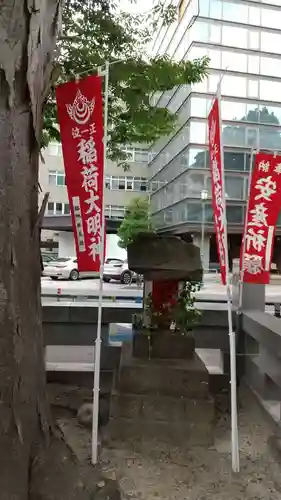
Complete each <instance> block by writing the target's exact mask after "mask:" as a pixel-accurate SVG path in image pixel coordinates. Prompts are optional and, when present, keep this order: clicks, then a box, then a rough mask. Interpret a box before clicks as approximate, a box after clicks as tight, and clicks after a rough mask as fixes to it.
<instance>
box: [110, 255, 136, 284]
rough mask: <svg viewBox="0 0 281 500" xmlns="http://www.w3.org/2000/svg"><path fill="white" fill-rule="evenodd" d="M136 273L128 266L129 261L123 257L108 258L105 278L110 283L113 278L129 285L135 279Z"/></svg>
mask: <svg viewBox="0 0 281 500" xmlns="http://www.w3.org/2000/svg"><path fill="white" fill-rule="evenodd" d="M135 278H136V274H135V273H134V272H133V271H130V270H129V268H128V261H127V260H124V261H123V260H121V259H107V260H106V261H105V264H104V273H103V280H104V281H105V282H106V283H109V282H110V281H111V280H116V281H121V283H123V284H124V285H128V284H129V283H131V281H132V280H135Z"/></svg>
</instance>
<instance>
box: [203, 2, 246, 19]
mask: <svg viewBox="0 0 281 500" xmlns="http://www.w3.org/2000/svg"><path fill="white" fill-rule="evenodd" d="M211 3H212V2H211ZM222 17H223V19H224V20H226V21H232V22H237V23H247V21H248V5H243V3H239V2H225V1H224V2H223V11H222Z"/></svg>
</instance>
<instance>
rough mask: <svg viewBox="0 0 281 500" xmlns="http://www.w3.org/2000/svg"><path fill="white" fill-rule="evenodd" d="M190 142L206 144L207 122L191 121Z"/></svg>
mask: <svg viewBox="0 0 281 500" xmlns="http://www.w3.org/2000/svg"><path fill="white" fill-rule="evenodd" d="M189 140H190V142H194V143H199V144H205V142H206V123H200V122H194V121H192V122H191V123H190V137H189Z"/></svg>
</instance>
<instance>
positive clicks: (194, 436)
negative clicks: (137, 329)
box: [105, 346, 214, 453]
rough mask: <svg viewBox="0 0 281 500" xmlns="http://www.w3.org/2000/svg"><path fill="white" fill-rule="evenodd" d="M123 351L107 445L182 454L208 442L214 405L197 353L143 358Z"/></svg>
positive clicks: (107, 434)
mask: <svg viewBox="0 0 281 500" xmlns="http://www.w3.org/2000/svg"><path fill="white" fill-rule="evenodd" d="M124 348H125V351H126V347H125V346H124ZM127 354H128V353H126V352H123V357H122V358H123V359H122V364H121V367H120V372H119V376H118V380H117V381H116V385H115V389H114V391H113V394H112V398H111V406H110V420H109V424H108V427H107V429H106V433H105V440H106V445H107V446H112V447H129V448H130V449H134V450H136V451H140V452H143V450H151V448H152V447H155V449H157V450H158V451H161V450H165V451H167V452H169V450H175V449H176V448H177V449H180V450H181V452H183V453H185V452H188V449H190V447H191V446H210V445H212V443H213V419H214V404H213V400H212V399H211V398H210V396H209V393H208V378H209V375H208V372H207V370H206V368H205V366H204V364H203V363H202V361H201V360H200V359H199V358H198V357H197V356H196V355H195V356H194V358H193V359H190V360H179V359H174V360H172V359H167V360H164V359H162V360H161V359H153V360H148V359H146V360H145V359H136V358H133V357H132V356H128V355H127Z"/></svg>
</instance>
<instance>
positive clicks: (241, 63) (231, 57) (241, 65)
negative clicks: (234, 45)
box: [222, 50, 247, 73]
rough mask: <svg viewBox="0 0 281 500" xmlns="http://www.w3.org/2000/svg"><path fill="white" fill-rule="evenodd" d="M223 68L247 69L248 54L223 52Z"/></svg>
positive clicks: (243, 70) (233, 69) (241, 70)
mask: <svg viewBox="0 0 281 500" xmlns="http://www.w3.org/2000/svg"><path fill="white" fill-rule="evenodd" d="M222 68H227V69H228V70H229V71H231V70H232V71H240V72H241V73H246V71H247V55H246V54H239V52H228V51H226V50H225V51H223V52H222Z"/></svg>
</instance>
